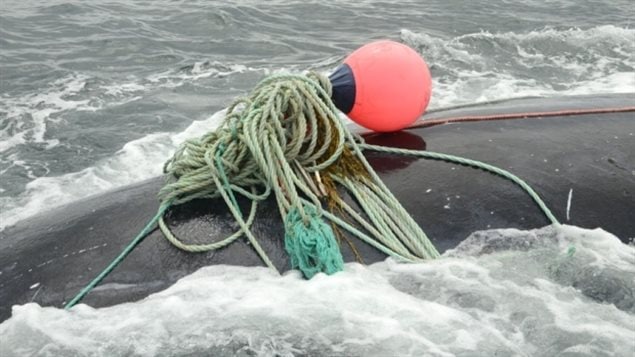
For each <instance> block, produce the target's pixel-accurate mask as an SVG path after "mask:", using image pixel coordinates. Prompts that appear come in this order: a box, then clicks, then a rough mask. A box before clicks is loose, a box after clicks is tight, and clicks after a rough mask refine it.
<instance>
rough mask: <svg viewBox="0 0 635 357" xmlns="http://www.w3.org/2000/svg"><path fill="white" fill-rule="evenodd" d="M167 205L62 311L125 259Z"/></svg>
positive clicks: (75, 302) (73, 304)
mask: <svg viewBox="0 0 635 357" xmlns="http://www.w3.org/2000/svg"><path fill="white" fill-rule="evenodd" d="M168 207H169V205H162V206H161V207H159V211H158V212H157V214H156V215H154V217H153V218H152V219H151V220H150V221H149V222H148V223H147V224H146V226H145V227H144V228H143V229H142V230H141V232H139V234H137V236H136V237H135V238H134V239H133V240H132V241H131V242H130V243H128V245H127V246H126V247H125V248H124V249H123V251H121V253H119V255H118V256H117V257H116V258H115V259H114V260H113V261H112V262H111V263H110V264H108V266H107V267H106V268H105V269H104V270H103V271H102V272H101V273H99V275H97V277H95V278H94V279H93V280H92V281H91V282H90V283H88V285H86V286H85V287H84V288H83V289H82V290H81V291H80V292H79V293H77V295H75V297H74V298H73V299H72V300H71V301H69V302H68V303H67V304H66V305H65V306H64V309H66V310H68V309H70V308H72V307H73V306H75V305H76V304H77V303H78V302H80V301H81V300H82V299H83V298H84V296H86V295H87V294H88V293H89V292H90V291H91V290H93V288H95V286H97V285H98V284H99V283H100V282H101V281H102V280H104V278H105V277H107V276H108V274H110V272H112V271H113V270H114V269H115V268H116V267H117V266H118V265H119V264H120V263H121V262H122V261H123V260H124V259H126V257H127V256H128V254H130V253H131V252H132V251H133V250H134V248H135V247H136V246H137V245H138V244H139V243H141V242H142V241H143V239H144V238H145V237H146V236H147V235H148V234H149V233H150V232H152V230H153V229H154V226H155V224H156V223H157V221H158V220H159V219H160V218H161V217H162V216H163V214H164V213H165V211H167V209H168Z"/></svg>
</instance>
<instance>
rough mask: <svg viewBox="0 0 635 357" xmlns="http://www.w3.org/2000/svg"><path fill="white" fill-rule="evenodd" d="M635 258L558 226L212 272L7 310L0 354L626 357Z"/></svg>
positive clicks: (634, 305)
mask: <svg viewBox="0 0 635 357" xmlns="http://www.w3.org/2000/svg"><path fill="white" fill-rule="evenodd" d="M573 249H575V253H572V251H573ZM634 261H635V248H634V247H632V246H625V245H624V244H623V243H622V242H620V240H619V239H617V238H616V237H615V236H612V235H610V234H609V233H606V232H604V231H602V230H600V229H597V230H584V229H580V228H576V227H572V226H563V227H562V228H560V229H553V228H543V229H540V230H534V231H519V230H515V229H505V230H492V231H487V232H478V233H475V234H473V235H472V236H470V237H469V238H468V239H466V240H465V241H464V242H463V243H462V244H461V245H459V246H458V247H457V248H456V249H454V250H451V251H448V252H446V253H445V254H444V257H443V258H442V259H439V260H435V261H432V262H429V263H426V264H398V263H395V262H392V261H390V260H388V261H386V262H382V263H377V264H374V265H371V266H369V267H365V266H362V265H359V264H347V265H346V268H345V271H344V272H341V273H337V274H335V275H332V276H326V275H323V274H319V275H317V276H316V277H314V278H313V279H311V280H310V281H306V280H304V279H302V278H301V276H300V275H299V273H297V272H290V273H288V274H285V275H284V276H282V277H279V276H277V275H275V274H274V273H272V272H271V271H269V270H267V269H266V268H244V267H228V266H210V267H207V268H203V269H201V270H199V271H198V272H196V273H194V274H192V275H190V276H188V277H185V278H183V279H182V280H180V281H179V282H177V283H176V284H175V285H173V286H172V287H170V288H168V289H167V290H165V291H162V292H160V293H157V294H154V295H151V296H149V297H148V298H146V299H144V300H142V301H140V302H135V303H126V304H121V305H117V306H113V307H109V308H101V309H94V308H91V307H89V306H87V305H78V306H76V307H74V308H73V311H72V312H66V311H64V310H61V309H56V308H51V307H45V308H42V307H40V306H38V305H37V304H33V303H31V304H26V305H23V306H16V307H14V309H13V317H12V318H11V319H10V320H7V321H6V322H4V323H2V324H0V336H2V337H0V338H1V339H2V343H0V355H2V356H7V357H8V356H32V355H36V356H111V357H114V356H329V357H330V356H342V357H350V356H360V357H361V356H376V357H385V356H413V357H419V356H443V357H445V356H569V357H571V356H589V357H591V356H593V357H599V356H607V357H608V356H624V357H627V356H632V355H633V351H634V349H635V339H634V338H633V337H634V336H635V317H634V314H635V296H633V292H634V291H635V281H633V276H634V275H635V264H634Z"/></svg>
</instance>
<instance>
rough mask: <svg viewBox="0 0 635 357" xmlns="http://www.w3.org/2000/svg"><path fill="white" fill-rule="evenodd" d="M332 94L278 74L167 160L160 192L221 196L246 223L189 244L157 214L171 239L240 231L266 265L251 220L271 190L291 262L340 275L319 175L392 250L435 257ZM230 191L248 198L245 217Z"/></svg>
mask: <svg viewBox="0 0 635 357" xmlns="http://www.w3.org/2000/svg"><path fill="white" fill-rule="evenodd" d="M330 97H331V85H330V82H329V80H328V79H327V78H326V77H324V76H321V75H317V74H309V75H307V76H303V75H290V74H280V75H274V76H271V77H268V78H266V79H264V80H263V81H262V82H261V83H260V84H259V85H258V86H257V87H256V88H255V90H254V91H253V92H252V93H251V95H250V96H249V97H248V98H242V99H239V100H237V101H236V102H235V103H234V104H232V105H231V106H230V107H229V108H228V110H227V114H226V117H225V120H224V121H223V122H222V123H221V125H220V126H219V127H218V128H217V129H216V130H215V131H214V132H211V133H208V134H205V135H203V136H202V137H200V138H197V139H191V140H188V141H187V142H185V143H184V144H183V145H182V146H181V148H180V149H179V150H177V152H176V153H175V155H174V156H173V157H172V158H171V159H170V160H169V161H168V162H167V163H166V165H165V168H164V171H165V172H166V173H167V174H168V177H169V178H170V182H169V183H167V184H166V186H165V187H164V188H163V189H162V190H161V192H160V193H159V197H160V198H161V199H162V200H164V201H165V200H171V201H174V202H175V204H180V203H184V202H187V201H190V200H192V199H196V198H202V197H218V196H221V197H223V199H224V201H225V203H226V204H227V206H228V208H229V210H230V212H231V213H232V215H233V216H234V218H235V219H236V221H237V222H238V224H239V226H240V229H239V230H238V231H237V232H235V233H234V234H232V235H231V236H230V237H228V238H227V239H225V240H223V241H221V242H218V243H212V244H203V245H188V244H185V243H182V242H180V241H179V240H178V239H177V238H176V237H175V236H174V234H172V233H171V232H170V231H169V229H168V227H167V226H166V225H165V224H164V222H163V221H162V220H160V221H159V223H160V228H161V230H162V231H163V232H164V234H165V236H166V238H168V240H169V241H170V242H172V244H174V245H175V246H177V247H178V248H180V249H184V250H187V251H191V252H197V251H204V250H210V249H218V248H220V247H222V246H225V245H226V244H229V243H231V242H232V241H234V240H235V239H238V237H240V236H242V235H243V234H244V235H246V236H247V238H248V239H249V240H250V242H252V244H253V245H254V247H255V248H256V249H257V250H258V253H259V255H260V256H261V258H262V259H263V261H265V262H268V261H269V258H268V257H267V255H266V254H265V252H263V251H261V250H260V249H259V248H258V247H259V245H258V243H257V240H256V239H255V237H254V236H253V234H252V232H251V225H252V223H253V214H254V212H255V210H256V203H257V202H258V201H261V200H264V199H265V198H267V197H268V194H269V192H271V193H272V194H273V195H274V196H275V198H276V202H277V204H278V210H279V212H280V217H281V219H282V221H283V222H284V227H285V248H286V250H287V252H288V254H289V255H290V257H291V264H292V267H294V268H299V269H300V270H301V271H302V272H303V274H304V275H305V277H307V278H310V277H312V276H313V275H315V274H316V273H317V272H319V271H321V272H325V273H327V274H331V273H334V272H336V271H339V270H341V269H342V267H343V259H342V257H341V253H340V251H339V247H338V246H337V244H336V243H334V242H335V236H334V233H333V231H332V229H331V228H330V227H328V225H326V224H325V222H324V219H325V218H326V219H328V220H330V221H331V222H333V219H332V218H333V217H334V216H333V215H327V216H325V212H326V211H325V210H324V209H323V207H322V199H323V198H325V192H323V187H322V186H323V185H322V184H321V182H320V178H319V177H322V179H323V180H327V181H328V183H329V185H331V186H332V185H336V184H337V185H339V186H340V187H342V188H345V189H347V190H348V192H349V193H350V194H351V195H352V196H353V197H354V198H355V199H356V201H357V202H358V203H359V204H360V206H361V207H362V209H363V211H364V215H365V217H362V216H361V215H359V214H355V213H353V212H354V209H352V208H351V207H350V206H349V205H348V204H346V203H345V202H344V200H343V199H342V198H341V197H340V196H339V195H338V194H337V191H336V190H335V189H331V190H330V191H329V193H328V194H326V195H327V196H328V199H329V200H331V202H332V204H333V205H336V206H339V207H341V208H342V209H343V210H344V211H346V212H348V213H349V215H351V216H352V217H354V219H355V221H356V222H357V224H359V226H360V227H361V228H362V229H363V230H365V231H367V232H369V233H370V234H371V236H372V238H370V237H369V239H373V240H376V241H378V242H379V243H380V244H381V245H382V246H384V247H386V249H387V251H388V253H389V254H390V255H393V256H404V257H407V258H408V259H409V260H411V261H419V260H424V259H431V258H436V257H438V256H439V253H438V251H437V250H436V248H435V247H434V246H433V245H432V243H431V242H430V240H429V239H428V237H427V236H426V235H425V233H424V232H423V231H422V230H421V228H420V227H419V225H418V224H417V223H416V222H415V221H414V219H413V218H412V217H411V216H410V215H409V214H408V213H407V212H406V211H405V209H404V208H403V207H402V206H401V204H400V203H399V202H398V201H397V199H396V198H395V197H394V196H393V195H392V193H391V192H390V191H389V190H388V188H387V187H385V186H384V185H383V183H381V180H380V179H379V177H378V176H377V174H376V173H375V172H374V170H373V169H372V167H371V166H370V164H368V162H367V161H366V159H365V157H364V156H363V154H362V151H361V149H360V148H359V143H358V142H359V140H358V138H357V137H356V136H354V135H352V134H351V133H350V132H349V131H348V130H347V129H346V127H345V125H344V124H343V123H342V121H341V120H340V118H339V116H338V111H337V109H336V108H335V106H334V105H333V103H332V101H331V99H330ZM312 175H316V177H317V178H316V179H314V178H312V177H313V176H312ZM320 175H321V176H320ZM246 187H252V192H253V187H264V188H265V193H263V194H260V195H256V194H253V193H251V192H249V191H247V190H246V189H245V188H246ZM234 193H238V194H240V195H242V196H244V197H245V198H247V199H248V200H250V201H251V202H252V206H251V207H252V208H251V211H250V214H249V217H248V219H247V220H246V221H245V220H244V219H243V216H242V213H241V212H240V209H239V206H238V203H237V200H236V198H235V196H234ZM333 223H334V224H337V223H335V222H333ZM267 265H269V266H271V267H273V266H272V265H270V264H267Z"/></svg>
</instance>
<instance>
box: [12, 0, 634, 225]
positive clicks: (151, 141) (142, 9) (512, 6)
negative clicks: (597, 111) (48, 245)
mask: <svg viewBox="0 0 635 357" xmlns="http://www.w3.org/2000/svg"><path fill="white" fill-rule="evenodd" d="M634 6H635V5H633V3H632V1H630V0H624V1H620V0H604V1H601V0H600V1H598V0H583V1H570V0H555V1H548V2H543V1H533V0H532V1H522V2H516V1H505V0H495V1H485V0H478V1H472V2H470V3H465V2H464V1H455V0H450V1H445V0H444V1H425V2H420V1H400V2H397V3H390V2H387V1H373V0H363V1H359V2H353V1H314V0H309V1H286V0H285V1H281V0H278V1H267V2H260V1H249V0H246V1H239V2H235V3H228V2H224V1H196V0H195V1H167V0H158V1H74V2H71V1H59V0H55V1H46V2H41V1H33V0H25V1H15V0H4V1H2V2H1V3H0V10H2V11H0V229H2V228H3V227H6V226H8V225H12V224H14V223H16V222H17V221H18V220H20V219H23V218H25V217H29V216H31V215H33V214H36V213H38V212H41V211H43V210H46V209H51V208H52V207H55V206H58V205H61V204H64V203H67V202H71V201H74V200H77V199H79V198H81V197H85V196H87V195H91V194H95V193H99V192H103V191H105V190H108V189H112V188H114V187H118V186H122V185H125V184H129V183H132V182H136V181H139V180H141V179H144V178H148V177H152V176H156V175H158V174H159V173H160V170H161V167H162V163H163V162H164V161H165V160H166V159H167V157H168V156H169V155H170V153H171V152H172V151H173V150H174V149H175V147H176V145H178V143H180V142H181V141H182V140H184V139H185V138H187V137H191V136H195V135H200V134H202V133H203V132H205V131H208V130H211V129H212V128H213V127H214V124H215V123H217V120H210V117H211V116H212V114H214V113H217V112H219V111H221V110H222V109H223V108H225V107H227V106H228V105H229V104H230V103H231V101H232V100H233V99H234V98H235V97H237V96H239V95H244V94H246V93H247V92H248V91H249V90H250V89H251V88H253V87H254V86H255V84H256V83H257V82H258V81H259V80H260V79H262V78H263V77H264V76H265V75H266V74H269V73H272V72H277V71H292V72H301V71H304V70H317V71H321V72H323V73H329V72H330V71H332V70H333V69H334V68H335V67H336V66H337V64H338V63H340V61H341V60H342V59H343V58H344V57H345V56H346V55H347V54H348V53H350V52H351V51H353V50H354V49H355V48H357V47H359V46H361V45H363V44H364V43H367V42H369V41H372V40H376V39H383V38H387V39H392V40H396V41H401V42H403V43H405V44H407V45H410V46H412V47H413V48H415V49H416V50H417V51H418V52H419V53H421V55H422V56H423V57H424V58H425V59H426V61H427V62H428V64H429V66H430V70H431V73H432V77H433V83H434V88H433V95H432V100H431V103H430V108H442V107H447V106H454V105H460V104H465V103H474V102H480V101H487V100H496V99H504V98H510V97H523V96H554V95H571V94H593V93H607V92H622V93H624V92H625V93H631V92H633V93H635V29H634V28H633V24H632V19H633V18H635V8H634ZM219 114H220V113H219ZM188 128H189V130H188Z"/></svg>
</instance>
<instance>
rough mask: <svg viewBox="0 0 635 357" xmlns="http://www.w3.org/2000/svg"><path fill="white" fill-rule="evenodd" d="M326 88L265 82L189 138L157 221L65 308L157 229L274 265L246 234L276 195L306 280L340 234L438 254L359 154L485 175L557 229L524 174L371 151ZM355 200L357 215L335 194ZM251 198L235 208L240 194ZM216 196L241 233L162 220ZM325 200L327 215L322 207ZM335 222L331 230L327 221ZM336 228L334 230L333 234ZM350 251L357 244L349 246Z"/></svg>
mask: <svg viewBox="0 0 635 357" xmlns="http://www.w3.org/2000/svg"><path fill="white" fill-rule="evenodd" d="M330 98H331V84H330V82H329V80H328V79H327V78H326V77H324V76H322V75H319V74H315V73H310V74H308V75H306V76H305V75H291V74H278V75H273V76H270V77H268V78H266V79H264V80H263V81H262V82H261V83H260V84H258V86H257V87H256V88H255V89H254V91H253V92H252V93H251V95H250V96H249V97H248V98H241V99H238V100H236V101H235V102H234V103H233V104H232V105H231V106H230V107H229V108H228V110H227V114H226V117H225V119H224V121H223V122H222V123H221V124H220V126H219V127H218V128H217V129H216V130H215V131H213V132H210V133H208V134H205V135H203V136H202V137H200V138H197V139H190V140H187V141H186V142H185V143H183V144H182V146H181V147H180V148H179V149H178V150H177V151H176V153H175V154H174V156H173V157H172V158H171V159H169V160H168V161H167V162H166V164H165V166H164V172H165V173H166V174H167V177H168V179H169V182H168V183H167V184H166V185H165V186H164V187H163V188H162V189H161V191H160V192H159V198H160V200H161V206H160V209H159V212H158V213H157V215H156V216H155V217H154V218H153V219H152V220H151V221H150V222H149V223H148V225H147V226H146V227H145V228H144V230H142V232H140V233H139V235H138V236H137V237H135V239H133V241H132V242H131V243H130V244H129V245H128V246H127V247H126V248H125V249H124V251H123V252H122V253H121V254H120V255H119V256H118V257H117V258H116V259H115V260H114V261H113V262H112V263H111V264H110V265H109V266H108V267H107V268H106V269H105V270H104V271H103V272H102V273H101V274H99V276H98V277H97V278H95V279H94V280H93V281H91V282H90V283H89V284H88V285H87V286H86V287H85V288H84V289H83V290H82V291H81V292H80V293H79V294H78V295H77V296H76V297H75V298H74V299H73V300H71V301H70V302H69V303H68V304H67V305H66V308H70V307H72V306H73V305H75V304H76V303H77V302H79V301H80V300H81V299H82V298H83V297H84V296H85V295H86V294H87V293H88V292H89V291H90V290H91V289H92V288H93V287H94V286H96V285H97V284H99V282H100V281H101V280H102V279H103V278H105V277H106V276H107V275H108V274H109V273H110V271H112V270H113V269H114V268H115V267H116V266H117V265H118V264H119V263H120V262H121V261H123V259H125V256H126V255H127V254H129V253H130V252H131V251H132V249H134V247H135V246H136V245H137V244H138V243H139V242H140V241H141V240H142V239H143V238H144V237H145V236H146V235H147V234H148V233H149V232H150V231H151V228H152V227H153V226H154V224H157V223H158V225H159V227H160V229H161V231H162V232H163V234H164V235H165V237H166V238H167V239H168V241H170V243H172V244H173V245H174V246H175V247H177V248H179V249H182V250H185V251H188V252H204V251H209V250H214V249H219V248H222V247H224V246H226V245H228V244H231V243H232V242H233V241H235V240H236V239H238V238H240V237H241V236H243V235H245V236H246V237H247V239H248V240H249V242H250V243H251V244H252V245H253V247H254V249H255V250H256V251H257V252H258V254H259V255H260V257H261V258H262V260H263V262H264V263H265V264H266V265H267V266H268V267H270V268H272V269H274V270H276V268H275V266H274V264H273V263H272V262H271V260H270V259H269V258H268V256H267V254H266V252H264V250H263V249H262V247H261V246H260V244H259V243H258V240H257V239H256V237H255V236H254V234H253V233H252V232H251V225H252V223H253V221H254V217H255V215H256V212H257V208H258V203H259V202H261V201H263V200H265V199H267V198H268V197H269V196H270V195H272V194H273V195H274V197H275V199H276V202H277V204H278V209H279V212H280V216H281V218H282V220H283V222H284V227H285V250H286V251H287V253H288V254H289V256H290V259H291V265H292V268H298V269H300V270H301V271H302V273H303V274H304V276H305V277H307V278H311V277H312V276H313V275H315V274H317V273H318V272H324V273H327V274H331V273H334V272H337V271H340V270H342V267H343V259H342V255H341V253H340V250H339V243H338V241H337V239H336V235H338V236H342V235H341V234H339V230H340V229H343V230H345V231H347V232H349V233H350V234H352V235H353V236H356V237H358V238H359V239H361V240H362V241H364V242H366V243H368V244H370V245H371V246H373V247H375V248H377V249H379V250H380V251H382V252H383V253H385V254H387V255H389V256H392V257H395V258H397V259H399V260H402V261H406V262H419V261H423V260H426V259H434V258H437V257H439V253H438V251H437V250H436V248H435V247H434V245H433V244H432V243H431V242H430V240H429V239H428V237H427V236H426V234H425V233H424V232H423V230H421V228H420V227H419V226H418V225H417V223H416V222H415V221H414V219H413V218H412V217H411V216H410V214H408V212H406V210H405V209H404V208H403V207H402V205H401V204H400V203H399V202H398V200H397V199H396V198H395V197H394V196H393V195H392V193H391V192H390V190H389V189H388V188H387V187H386V186H385V185H384V184H383V182H382V181H381V180H380V178H379V177H378V176H377V174H376V173H375V171H374V170H373V168H372V167H371V166H370V164H369V163H368V161H367V160H366V159H365V157H364V155H363V154H362V150H374V151H381V152H387V153H394V154H399V155H413V156H418V157H424V158H430V159H437V160H445V161H449V162H454V163H457V164H462V165H469V166H472V167H476V168H480V169H483V170H487V171H489V172H492V173H495V174H497V175H500V176H503V177H505V178H507V179H509V180H511V181H513V182H514V183H516V184H518V185H519V186H520V187H521V188H523V189H524V190H525V191H526V192H527V193H528V194H529V195H530V196H531V197H532V198H533V200H534V201H535V202H536V203H537V204H538V206H539V207H540V209H541V210H542V211H543V212H544V213H545V215H546V216H547V218H548V219H549V220H550V221H551V222H552V223H553V224H556V225H557V224H559V223H558V221H557V219H556V218H555V217H554V216H553V214H552V213H551V212H550V210H549V209H548V208H547V207H546V205H545V204H544V202H543V201H542V200H541V199H540V197H539V196H538V195H537V194H536V193H535V192H534V191H533V190H532V189H531V188H530V187H529V186H528V185H527V184H526V183H525V182H524V181H522V180H521V179H520V178H518V177H516V176H514V175H513V174H511V173H509V172H507V171H505V170H502V169H499V168H496V167H494V166H491V165H488V164H485V163H482V162H479V161H475V160H470V159H465V158H460V157H456V156H453V155H446V154H439V153H432V152H426V151H413V150H405V149H396V148H387V147H381V146H374V145H368V144H365V143H364V142H363V139H362V138H361V137H360V136H358V135H355V134H353V133H351V132H350V131H348V130H347V129H346V127H345V126H344V124H343V123H342V122H341V120H340V119H339V117H338V114H337V113H338V112H337V109H336V108H335V106H334V104H333V103H332V101H331V99H330ZM342 189H343V190H346V191H347V192H348V193H349V194H350V196H351V197H353V198H354V199H355V201H356V202H357V203H358V205H359V207H360V208H361V211H362V212H358V211H357V210H355V209H354V208H353V207H351V206H350V205H349V204H348V203H346V202H345V201H344V199H342V197H341V196H340V194H339V191H338V190H342ZM237 195H240V196H244V197H246V198H247V199H248V200H250V201H251V205H250V209H249V212H248V213H247V214H246V216H245V214H244V212H242V211H241V209H240V207H239V205H238V201H237V199H236V196H237ZM217 197H222V199H223V200H224V202H225V203H226V205H227V207H228V208H229V210H230V212H231V213H232V215H233V216H234V218H235V220H236V222H237V223H238V225H239V230H238V231H236V232H235V233H233V234H231V235H230V236H229V237H227V238H225V239H224V240H222V241H219V242H214V243H209V244H188V243H185V242H183V241H181V240H179V239H178V238H177V237H176V236H175V235H174V234H173V233H172V232H171V231H170V229H169V228H168V226H167V224H166V223H165V222H164V220H163V215H164V213H165V212H166V211H167V210H168V209H169V207H171V206H173V205H179V204H183V203H185V202H188V201H191V200H194V199H200V198H217ZM323 202H324V203H325V204H326V207H327V209H324V207H323V205H322V204H323ZM327 220H328V221H329V222H330V223H331V224H327V222H326V221H327ZM333 228H335V229H333ZM353 249H354V247H353Z"/></svg>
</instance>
